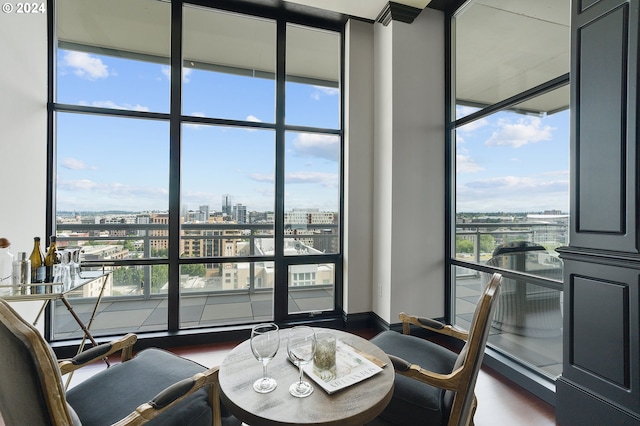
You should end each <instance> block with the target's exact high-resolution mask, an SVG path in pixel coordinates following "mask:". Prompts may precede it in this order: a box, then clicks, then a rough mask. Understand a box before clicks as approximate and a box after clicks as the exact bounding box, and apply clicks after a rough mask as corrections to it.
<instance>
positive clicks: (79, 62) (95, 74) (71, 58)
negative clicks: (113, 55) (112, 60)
mask: <svg viewBox="0 0 640 426" xmlns="http://www.w3.org/2000/svg"><path fill="white" fill-rule="evenodd" d="M61 65H62V66H67V67H70V68H73V73H74V74H75V75H77V76H78V77H80V78H85V79H87V80H97V79H99V78H107V77H108V76H109V67H107V65H105V64H104V63H103V62H102V60H101V59H100V58H97V57H95V56H92V55H89V54H88V53H84V52H75V51H70V52H67V53H66V54H65V55H64V58H63V60H62V64H61Z"/></svg>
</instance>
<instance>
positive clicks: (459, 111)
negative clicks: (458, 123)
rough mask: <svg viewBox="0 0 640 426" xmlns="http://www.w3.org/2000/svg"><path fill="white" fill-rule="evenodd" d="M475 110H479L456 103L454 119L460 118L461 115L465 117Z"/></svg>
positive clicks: (478, 109)
mask: <svg viewBox="0 0 640 426" xmlns="http://www.w3.org/2000/svg"><path fill="white" fill-rule="evenodd" d="M476 111H480V108H478V107H470V106H464V105H457V106H456V119H458V118H462V117H466V116H467V115H469V114H473V113H474V112H476Z"/></svg>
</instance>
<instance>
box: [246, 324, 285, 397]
mask: <svg viewBox="0 0 640 426" xmlns="http://www.w3.org/2000/svg"><path fill="white" fill-rule="evenodd" d="M279 347H280V334H279V333H278V325H277V324H274V323H269V324H258V325H256V326H254V327H253V328H252V329H251V352H253V356H255V357H256V359H257V360H258V361H260V362H261V363H262V378H260V379H258V380H256V381H255V383H254V384H253V389H254V390H255V391H256V392H259V393H268V392H271V391H272V390H274V389H275V388H276V386H277V385H278V383H277V382H276V380H275V379H274V378H273V377H269V376H268V375H267V364H268V363H269V361H271V359H272V358H273V357H274V356H276V352H278V348H279Z"/></svg>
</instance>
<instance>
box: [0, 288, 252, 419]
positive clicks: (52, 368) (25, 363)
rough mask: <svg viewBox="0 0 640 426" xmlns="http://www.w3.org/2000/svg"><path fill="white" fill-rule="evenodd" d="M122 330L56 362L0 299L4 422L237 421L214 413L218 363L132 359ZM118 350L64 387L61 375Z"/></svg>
mask: <svg viewBox="0 0 640 426" xmlns="http://www.w3.org/2000/svg"><path fill="white" fill-rule="evenodd" d="M136 340H137V337H136V336H135V335H134V334H128V335H126V336H124V337H123V338H121V339H119V340H117V341H114V342H112V343H108V344H104V345H99V346H96V347H93V348H91V349H89V350H87V351H85V352H82V353H81V354H80V355H78V356H76V357H75V358H72V359H69V360H63V361H60V362H58V360H57V359H56V357H55V354H54V353H53V351H52V350H51V347H50V346H49V345H48V344H47V342H46V341H45V340H44V339H43V338H42V336H41V335H40V333H39V332H38V331H37V330H36V329H35V328H34V327H33V326H31V324H29V323H27V322H26V321H24V320H23V319H22V318H21V317H20V315H18V314H17V313H16V312H15V311H14V310H13V309H12V308H11V307H10V306H9V304H8V303H7V302H5V301H4V300H2V299H0V363H2V365H1V366H0V413H1V414H2V417H3V419H4V422H5V424H6V425H7V426H13V425H18V426H24V425H84V426H87V425H111V424H116V425H139V424H144V423H147V422H149V423H150V424H157V425H212V424H213V425H222V424H240V422H239V421H237V420H236V419H235V418H233V417H231V416H227V417H225V416H224V415H223V414H222V412H221V406H220V403H219V399H218V392H219V391H218V386H217V384H218V368H217V367H215V368H212V369H206V368H205V367H203V366H201V365H199V364H197V363H195V362H193V361H190V360H187V359H185V358H181V357H179V356H177V355H175V354H172V353H170V352H167V351H164V350H160V349H145V350H143V351H141V352H140V353H138V354H137V355H136V356H135V357H132V353H133V351H132V348H133V345H134V343H135V342H136ZM117 352H121V354H122V355H121V361H122V362H120V363H117V364H114V365H111V366H110V367H109V368H106V369H105V370H102V371H100V372H99V373H97V374H95V375H93V376H91V377H90V378H88V379H87V380H85V381H83V382H81V383H80V384H78V385H76V386H73V387H72V388H71V389H70V390H69V391H68V392H65V389H64V385H63V382H62V375H64V374H67V373H70V372H72V371H75V370H77V369H79V368H81V367H82V366H84V365H87V364H90V363H93V362H94V361H96V360H100V359H102V358H104V357H110V356H112V355H114V354H116V353H117Z"/></svg>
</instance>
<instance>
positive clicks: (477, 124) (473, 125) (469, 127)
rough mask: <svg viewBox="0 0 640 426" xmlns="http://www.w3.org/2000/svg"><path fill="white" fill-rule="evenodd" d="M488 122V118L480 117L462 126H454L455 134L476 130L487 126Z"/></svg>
mask: <svg viewBox="0 0 640 426" xmlns="http://www.w3.org/2000/svg"><path fill="white" fill-rule="evenodd" d="M488 124H489V120H487V119H486V118H480V119H478V120H474V121H472V122H470V123H467V124H465V125H464V126H460V127H458V128H456V134H458V133H468V132H473V131H475V130H478V129H481V128H483V127H485V126H487V125H488Z"/></svg>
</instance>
